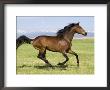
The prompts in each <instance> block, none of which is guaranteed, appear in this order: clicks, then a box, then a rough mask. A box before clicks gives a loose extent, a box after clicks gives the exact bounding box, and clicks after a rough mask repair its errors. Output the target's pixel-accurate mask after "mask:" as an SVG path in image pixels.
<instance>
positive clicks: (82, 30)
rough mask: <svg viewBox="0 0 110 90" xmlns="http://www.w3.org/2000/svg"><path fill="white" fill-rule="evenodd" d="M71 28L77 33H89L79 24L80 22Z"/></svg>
mask: <svg viewBox="0 0 110 90" xmlns="http://www.w3.org/2000/svg"><path fill="white" fill-rule="evenodd" d="M71 29H72V31H74V32H75V33H78V34H82V35H84V36H86V35H87V32H86V31H85V30H84V29H83V28H82V27H81V26H80V25H79V22H78V23H76V24H75V25H74V27H72V28H71Z"/></svg>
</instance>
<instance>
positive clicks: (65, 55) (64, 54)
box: [58, 53, 69, 65]
mask: <svg viewBox="0 0 110 90" xmlns="http://www.w3.org/2000/svg"><path fill="white" fill-rule="evenodd" d="M63 56H64V57H65V58H66V60H65V61H64V62H62V63H58V65H64V64H65V63H66V62H67V61H68V60H69V58H68V56H67V54H66V53H63Z"/></svg>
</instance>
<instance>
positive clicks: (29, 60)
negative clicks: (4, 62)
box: [16, 39, 94, 74]
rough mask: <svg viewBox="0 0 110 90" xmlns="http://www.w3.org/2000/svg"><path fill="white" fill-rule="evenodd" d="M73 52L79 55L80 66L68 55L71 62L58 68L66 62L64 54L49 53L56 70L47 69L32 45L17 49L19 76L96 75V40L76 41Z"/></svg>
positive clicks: (73, 42)
mask: <svg viewBox="0 0 110 90" xmlns="http://www.w3.org/2000/svg"><path fill="white" fill-rule="evenodd" d="M72 50H74V51H75V52H77V54H78V55H79V60H80V66H79V67H77V63H76V58H75V56H73V55H70V54H68V57H69V61H68V62H67V63H66V64H65V65H64V66H58V65H57V64H58V63H59V62H62V61H64V59H65V58H64V57H63V56H62V54H60V53H58V52H51V51H47V54H46V57H47V59H48V60H49V62H50V63H51V64H52V65H53V67H54V68H51V67H47V66H46V65H45V63H44V62H43V61H42V60H40V59H38V58H37V54H38V51H37V50H35V49H34V48H33V46H32V45H31V44H23V45H22V46H20V47H19V48H18V49H17V61H16V73H17V74H94V39H74V40H73V41H72Z"/></svg>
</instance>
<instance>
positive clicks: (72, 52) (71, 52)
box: [68, 50, 79, 67]
mask: <svg viewBox="0 0 110 90" xmlns="http://www.w3.org/2000/svg"><path fill="white" fill-rule="evenodd" d="M68 53H70V54H73V55H75V56H76V59H77V66H78V67H79V58H78V54H77V53H75V52H74V51H72V50H70V51H69V52H68Z"/></svg>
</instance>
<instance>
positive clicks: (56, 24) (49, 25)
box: [16, 16, 94, 34]
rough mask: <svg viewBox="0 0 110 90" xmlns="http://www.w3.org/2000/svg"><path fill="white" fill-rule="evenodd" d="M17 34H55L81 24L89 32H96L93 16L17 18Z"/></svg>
mask: <svg viewBox="0 0 110 90" xmlns="http://www.w3.org/2000/svg"><path fill="white" fill-rule="evenodd" d="M16 20H17V33H21V34H25V33H32V32H38V33H40V32H53V33H56V32H57V31H58V30H60V29H62V28H64V27H65V26H67V25H68V24H70V23H77V22H80V26H81V27H82V28H84V29H85V31H87V32H94V17H93V16H17V19H16Z"/></svg>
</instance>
